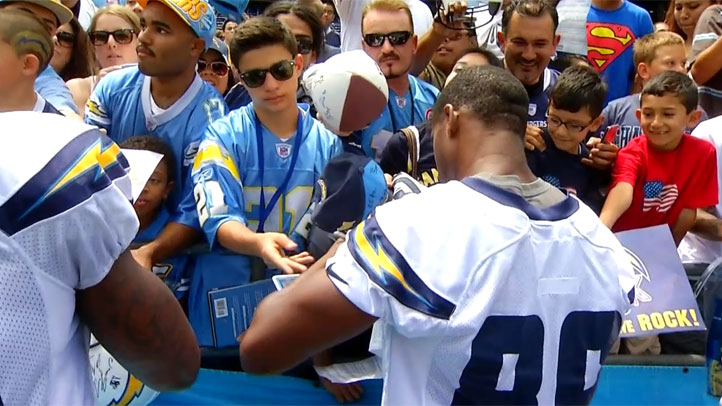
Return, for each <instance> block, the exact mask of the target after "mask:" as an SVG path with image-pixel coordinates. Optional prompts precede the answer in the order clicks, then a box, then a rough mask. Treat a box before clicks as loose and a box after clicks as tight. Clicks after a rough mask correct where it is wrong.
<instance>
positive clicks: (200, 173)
mask: <svg viewBox="0 0 722 406" xmlns="http://www.w3.org/2000/svg"><path fill="white" fill-rule="evenodd" d="M298 123H299V131H297V133H296V135H294V136H293V137H292V138H290V139H288V140H282V139H280V138H278V137H277V136H275V135H274V134H272V133H271V132H269V131H268V130H267V129H266V128H265V127H262V128H261V131H260V132H257V131H256V129H257V127H256V114H255V112H254V110H253V104H252V103H251V104H249V105H247V106H244V107H241V108H239V109H237V110H234V111H232V112H231V113H230V114H229V115H228V116H226V117H224V118H222V119H220V120H217V121H216V122H214V123H213V124H212V125H211V126H209V127H208V130H207V131H206V133H205V135H204V136H203V141H202V142H201V145H200V148H199V150H198V154H197V155H196V159H195V162H194V163H193V169H192V177H193V183H194V188H193V196H194V197H195V202H196V210H197V216H198V221H199V223H200V225H201V227H202V229H203V232H204V233H205V235H206V238H207V239H208V242H209V243H210V244H211V248H212V249H213V250H214V251H213V253H214V254H217V255H215V257H216V258H209V257H207V256H204V257H201V258H197V259H196V268H195V270H194V274H193V279H192V281H191V292H190V302H189V309H193V308H194V307H196V306H195V303H196V302H198V303H200V304H199V305H198V306H197V307H198V309H199V310H198V311H197V312H194V311H193V310H191V314H190V315H189V316H190V319H191V325H193V328H194V330H195V331H196V335H197V337H198V340H199V342H200V343H201V345H211V346H212V345H213V340H212V337H211V336H210V320H209V318H208V317H209V314H208V305H207V297H206V292H208V291H209V290H211V289H213V288H220V287H227V286H234V285H239V284H242V283H247V282H248V281H249V278H250V272H251V260H250V257H247V256H242V255H228V253H227V252H226V253H225V254H223V252H224V250H223V249H222V248H220V247H219V246H218V244H217V238H216V233H217V232H218V228H219V227H220V226H221V225H222V224H223V223H225V222H227V221H238V222H240V223H242V224H244V225H245V226H247V227H248V228H250V229H251V230H253V231H256V230H258V228H259V222H260V221H261V219H262V217H263V215H264V214H265V216H266V217H265V223H264V225H263V230H264V231H267V232H278V233H283V234H286V235H288V236H289V237H291V239H293V240H294V241H295V242H296V243H297V244H298V249H299V251H302V250H303V249H304V247H305V241H304V236H303V235H302V234H299V233H297V232H295V230H296V229H298V228H299V225H298V224H299V221H300V220H301V219H302V218H303V217H304V214H305V213H306V210H307V209H308V208H309V206H310V204H311V198H312V196H313V190H314V186H315V185H316V182H317V181H318V179H319V178H320V177H321V173H322V171H323V168H324V167H325V166H326V163H327V162H328V161H329V160H331V158H333V157H334V156H336V155H338V154H339V153H341V152H342V146H341V142H340V141H339V139H338V137H337V136H336V135H335V134H333V133H331V132H329V131H328V130H326V129H325V128H324V127H323V125H322V124H321V123H320V122H318V121H316V120H315V119H313V118H312V117H311V116H310V115H309V114H308V112H306V111H303V110H300V109H299V122H298ZM257 135H259V136H260V142H261V143H262V145H263V150H262V151H261V150H259V149H260V147H259V138H258V137H257ZM297 137H301V138H297ZM296 149H297V150H296ZM293 155H296V156H297V158H296V163H295V165H293V166H292V164H291V163H292V160H293V157H292V156H293ZM261 162H263V166H261ZM287 176H288V181H287V184H286V186H285V188H283V189H282V190H280V192H279V193H278V194H277V193H276V192H277V191H279V189H281V188H282V186H283V183H284V180H285V179H286V177H287ZM261 193H263V194H264V198H263V201H265V205H266V207H265V208H264V207H263V205H262V199H261ZM276 194H277V195H278V196H277V201H276V202H275V204H270V203H269V202H271V200H272V198H273V196H274V195H276ZM264 209H265V210H264ZM264 212H265V213H264ZM230 259H233V261H230ZM223 260H229V261H228V262H229V263H230V262H232V263H233V271H232V272H229V271H228V270H227V269H221V268H225V267H226V265H224V264H225V262H224V261H223Z"/></svg>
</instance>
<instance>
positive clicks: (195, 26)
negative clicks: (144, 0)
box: [153, 0, 216, 49]
mask: <svg viewBox="0 0 722 406" xmlns="http://www.w3.org/2000/svg"><path fill="white" fill-rule="evenodd" d="M153 1H157V2H160V3H163V4H165V5H166V6H167V7H169V8H170V9H171V10H173V11H174V12H175V13H176V14H178V16H179V17H180V18H181V19H183V21H185V23H186V24H188V26H189V27H191V30H193V32H194V33H195V34H196V35H197V36H198V38H202V39H203V40H204V41H205V42H206V49H208V48H210V47H211V44H213V38H214V37H215V35H216V12H215V10H214V9H213V7H212V6H211V5H210V3H209V2H208V1H207V0H153Z"/></svg>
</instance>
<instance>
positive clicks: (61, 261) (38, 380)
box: [0, 112, 200, 405]
mask: <svg viewBox="0 0 722 406" xmlns="http://www.w3.org/2000/svg"><path fill="white" fill-rule="evenodd" d="M0 128H2V129H3V130H2V134H3V137H2V138H3V141H2V143H3V146H2V148H0V348H3V350H2V351H0V404H6V405H27V404H32V405H36V404H37V405H47V404H51V405H91V404H94V403H95V394H94V391H93V386H92V382H91V379H90V362H89V359H88V345H89V342H90V340H89V334H88V328H89V330H90V332H92V333H93V334H94V335H95V337H96V338H97V339H98V341H99V342H100V343H101V344H102V345H103V346H104V347H105V349H106V350H108V352H110V353H111V354H112V355H113V357H114V358H115V359H116V360H117V361H118V362H120V363H121V364H122V365H123V366H124V367H125V368H126V369H128V370H129V371H130V372H131V373H132V374H134V375H135V376H136V377H137V378H138V379H140V380H141V381H142V382H143V383H145V384H147V385H149V386H151V387H152V388H154V389H157V390H161V391H163V390H179V389H183V388H186V387H188V386H190V385H191V384H192V383H193V381H194V380H195V377H196V375H197V374H198V370H199V367H200V351H199V349H198V344H197V343H196V340H195V337H194V335H193V331H192V330H191V327H190V325H189V324H188V321H187V320H186V318H185V315H184V314H183V310H182V309H181V307H180V305H179V304H178V301H177V300H176V299H175V297H174V296H173V294H172V293H171V291H170V290H169V289H168V288H166V287H165V285H164V284H163V282H161V281H160V279H158V278H157V277H155V276H154V275H153V274H152V273H151V272H148V271H147V270H145V269H143V268H142V267H140V266H139V265H138V264H137V263H136V262H135V261H134V260H133V258H132V256H131V254H130V253H129V252H128V251H127V248H128V245H129V244H130V242H131V241H132V240H133V238H135V235H136V232H137V231H138V220H137V217H136V215H135V211H134V210H133V206H132V205H131V203H130V199H131V194H130V179H129V176H128V161H127V160H126V159H125V157H123V154H122V153H121V152H120V148H118V146H117V145H116V144H115V143H113V142H112V141H111V140H110V139H109V138H108V137H106V136H104V135H103V134H102V133H101V132H100V131H99V130H98V129H97V128H94V127H91V126H88V125H86V124H83V123H81V122H80V121H77V120H72V119H69V118H65V117H62V116H60V115H56V114H42V113H34V112H13V113H0ZM86 326H87V327H86Z"/></svg>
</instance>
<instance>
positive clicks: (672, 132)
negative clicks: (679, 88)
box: [637, 94, 701, 151]
mask: <svg viewBox="0 0 722 406" xmlns="http://www.w3.org/2000/svg"><path fill="white" fill-rule="evenodd" d="M641 105H642V108H641V109H639V110H637V118H638V119H639V122H640V123H641V125H642V131H644V135H646V136H647V140H648V141H649V143H650V144H652V146H653V147H654V148H656V149H660V150H664V151H671V150H673V149H675V148H677V146H678V145H679V142H680V140H681V139H682V135H683V134H684V133H685V132H686V131H687V128H692V127H694V126H695V125H697V122H698V121H699V118H700V115H701V114H700V112H699V110H694V111H692V112H690V113H687V110H686V109H685V107H684V105H683V104H682V103H681V101H680V100H679V99H678V98H677V97H676V96H674V95H671V94H665V95H664V96H661V97H660V96H654V95H644V96H643V97H642V100H641Z"/></svg>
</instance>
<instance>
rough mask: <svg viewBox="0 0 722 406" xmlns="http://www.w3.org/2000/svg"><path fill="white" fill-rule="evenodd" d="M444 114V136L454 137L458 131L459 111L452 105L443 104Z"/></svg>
mask: <svg viewBox="0 0 722 406" xmlns="http://www.w3.org/2000/svg"><path fill="white" fill-rule="evenodd" d="M444 116H445V117H446V128H445V131H446V136H447V137H449V138H456V136H457V135H458V133H459V112H458V111H456V110H455V109H454V106H452V105H451V104H447V105H445V106H444Z"/></svg>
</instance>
